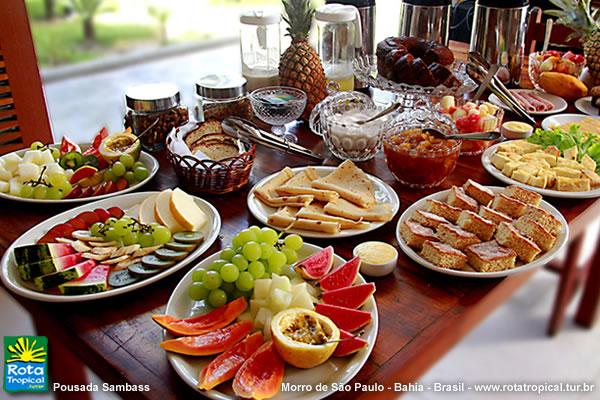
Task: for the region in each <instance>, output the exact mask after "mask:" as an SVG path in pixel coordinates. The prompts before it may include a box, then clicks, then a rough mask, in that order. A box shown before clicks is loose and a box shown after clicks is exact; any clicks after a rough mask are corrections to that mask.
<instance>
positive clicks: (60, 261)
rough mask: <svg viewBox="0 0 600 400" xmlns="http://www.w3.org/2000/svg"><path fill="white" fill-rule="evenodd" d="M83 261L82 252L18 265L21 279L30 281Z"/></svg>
mask: <svg viewBox="0 0 600 400" xmlns="http://www.w3.org/2000/svg"><path fill="white" fill-rule="evenodd" d="M81 261H83V257H82V253H75V254H68V255H66V256H62V257H57V258H51V259H49V260H41V261H38V262H35V263H30V264H22V265H17V271H19V275H20V276H21V279H23V280H24V281H28V280H30V279H33V278H36V277H38V276H42V275H46V274H51V273H53V272H57V271H62V270H65V269H67V268H69V267H72V266H73V265H75V264H77V263H80V262H81Z"/></svg>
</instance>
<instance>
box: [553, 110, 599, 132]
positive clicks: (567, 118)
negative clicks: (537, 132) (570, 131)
mask: <svg viewBox="0 0 600 400" xmlns="http://www.w3.org/2000/svg"><path fill="white" fill-rule="evenodd" d="M584 118H594V119H597V120H600V117H599V116H591V117H590V116H588V115H583V114H559V115H553V116H551V117H547V118H544V120H543V121H542V129H544V130H550V129H552V128H553V127H555V126H560V125H564V124H571V123H574V122H579V121H581V120H582V119H584Z"/></svg>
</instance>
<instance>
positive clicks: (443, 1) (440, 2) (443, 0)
mask: <svg viewBox="0 0 600 400" xmlns="http://www.w3.org/2000/svg"><path fill="white" fill-rule="evenodd" d="M496 1H497V0H496ZM402 2H403V3H405V4H410V5H413V6H430V7H440V6H450V5H452V0H402Z"/></svg>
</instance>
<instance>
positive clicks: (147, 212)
mask: <svg viewBox="0 0 600 400" xmlns="http://www.w3.org/2000/svg"><path fill="white" fill-rule="evenodd" d="M157 197H158V194H152V195H150V196H148V197H146V198H145V199H144V201H142V204H141V205H140V210H139V212H138V220H139V221H140V222H141V223H142V224H145V225H148V224H151V223H153V222H158V221H157V220H156V216H155V214H154V204H155V203H156V198H157Z"/></svg>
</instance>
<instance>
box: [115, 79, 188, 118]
mask: <svg viewBox="0 0 600 400" xmlns="http://www.w3.org/2000/svg"><path fill="white" fill-rule="evenodd" d="M125 102H126V104H127V107H128V108H130V109H132V110H134V111H148V112H152V111H164V110H168V109H170V108H173V107H176V106H178V105H179V104H180V102H181V94H180V93H179V89H178V88H177V86H176V85H174V84H172V83H145V84H142V85H136V86H131V87H130V88H128V89H127V90H126V91H125Z"/></svg>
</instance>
